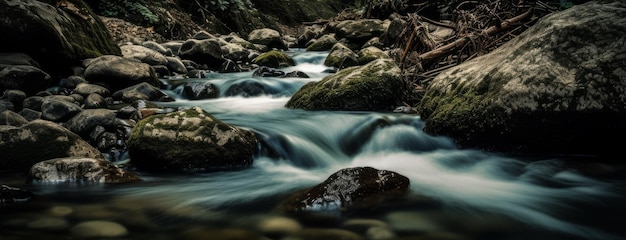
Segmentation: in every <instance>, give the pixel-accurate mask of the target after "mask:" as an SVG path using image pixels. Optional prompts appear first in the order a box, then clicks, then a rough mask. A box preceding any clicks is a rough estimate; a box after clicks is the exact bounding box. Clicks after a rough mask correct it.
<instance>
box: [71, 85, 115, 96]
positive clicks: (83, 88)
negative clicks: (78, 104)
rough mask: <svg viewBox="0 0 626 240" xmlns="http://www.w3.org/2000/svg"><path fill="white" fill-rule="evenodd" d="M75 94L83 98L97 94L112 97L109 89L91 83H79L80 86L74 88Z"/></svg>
mask: <svg viewBox="0 0 626 240" xmlns="http://www.w3.org/2000/svg"><path fill="white" fill-rule="evenodd" d="M74 93H76V94H80V95H82V96H89V95H90V94H93V93H97V94H98V95H100V96H105V97H106V96H110V95H111V91H109V89H107V88H105V87H103V86H100V85H96V84H90V83H79V84H78V85H76V88H74Z"/></svg>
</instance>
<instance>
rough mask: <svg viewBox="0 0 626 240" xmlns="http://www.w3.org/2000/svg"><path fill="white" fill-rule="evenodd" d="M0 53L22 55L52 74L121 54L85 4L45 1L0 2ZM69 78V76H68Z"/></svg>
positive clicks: (9, 0) (78, 0) (10, 0)
mask: <svg viewBox="0 0 626 240" xmlns="http://www.w3.org/2000/svg"><path fill="white" fill-rule="evenodd" d="M0 32H1V33H2V38H0V52H22V53H26V54H28V55H29V56H31V57H32V58H34V59H35V60H36V61H37V62H38V63H39V64H40V65H41V68H42V69H43V70H45V71H46V72H48V73H51V74H52V75H57V74H56V73H59V74H65V73H69V72H71V71H70V68H71V67H73V66H78V65H80V61H81V60H83V59H85V58H92V57H97V56H100V55H103V54H112V55H120V54H121V52H120V49H119V47H118V46H117V45H116V44H115V43H114V42H113V41H112V39H111V36H110V34H109V32H108V31H107V29H106V27H105V26H104V24H103V23H102V21H101V20H100V19H99V18H98V16H96V15H95V14H93V12H91V10H90V8H89V7H88V6H87V5H86V4H85V3H84V2H83V1H82V0H77V1H71V3H70V4H68V6H66V7H62V8H56V7H54V6H52V5H50V4H47V3H45V2H44V1H35V0H24V1H12V0H2V1H0ZM67 75H69V74H67Z"/></svg>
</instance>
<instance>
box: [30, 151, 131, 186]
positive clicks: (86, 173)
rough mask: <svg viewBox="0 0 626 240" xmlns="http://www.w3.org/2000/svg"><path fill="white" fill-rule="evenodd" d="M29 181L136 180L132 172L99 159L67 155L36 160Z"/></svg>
mask: <svg viewBox="0 0 626 240" xmlns="http://www.w3.org/2000/svg"><path fill="white" fill-rule="evenodd" d="M28 179H29V181H31V182H44V183H57V182H91V183H125V182H133V181H138V180H139V177H138V176H137V175H135V174H134V173H132V172H128V171H126V170H124V169H121V168H119V167H117V166H116V165H115V164H113V163H111V162H109V161H107V160H101V159H92V158H83V157H69V158H57V159H51V160H47V161H43V162H38V163H36V164H35V165H33V167H31V169H30V172H29V173H28Z"/></svg>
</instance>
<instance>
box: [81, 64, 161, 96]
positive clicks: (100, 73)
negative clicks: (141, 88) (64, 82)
mask: <svg viewBox="0 0 626 240" xmlns="http://www.w3.org/2000/svg"><path fill="white" fill-rule="evenodd" d="M84 65H85V66H86V69H85V79H86V80H87V81H89V82H94V83H95V82H101V83H105V84H106V85H108V86H109V87H110V90H111V92H115V91H118V90H121V89H124V88H127V87H130V86H133V85H136V84H139V83H144V82H146V83H149V84H151V85H153V86H156V87H159V86H161V82H160V81H159V79H158V78H157V76H156V73H155V71H154V69H153V68H152V67H150V65H148V64H146V63H142V62H140V61H139V60H136V59H131V58H125V57H119V56H112V55H105V56H100V57H97V58H94V59H88V60H86V61H85V63H84Z"/></svg>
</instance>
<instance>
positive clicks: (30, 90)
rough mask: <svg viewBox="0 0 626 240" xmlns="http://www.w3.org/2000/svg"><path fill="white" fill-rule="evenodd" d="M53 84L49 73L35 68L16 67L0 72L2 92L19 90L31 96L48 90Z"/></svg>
mask: <svg viewBox="0 0 626 240" xmlns="http://www.w3.org/2000/svg"><path fill="white" fill-rule="evenodd" d="M51 83H52V78H51V77H50V75H49V74H48V73H46V72H44V71H43V70H41V69H39V68H37V67H33V66H27V65H14V66H8V67H6V68H4V69H2V71H0V92H4V91H5V90H9V89H17V90H21V91H24V92H25V93H26V94H27V95H29V96H30V95H34V94H35V93H37V92H39V91H43V90H46V88H48V87H49V86H50V84H51Z"/></svg>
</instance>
